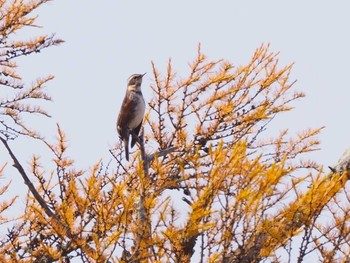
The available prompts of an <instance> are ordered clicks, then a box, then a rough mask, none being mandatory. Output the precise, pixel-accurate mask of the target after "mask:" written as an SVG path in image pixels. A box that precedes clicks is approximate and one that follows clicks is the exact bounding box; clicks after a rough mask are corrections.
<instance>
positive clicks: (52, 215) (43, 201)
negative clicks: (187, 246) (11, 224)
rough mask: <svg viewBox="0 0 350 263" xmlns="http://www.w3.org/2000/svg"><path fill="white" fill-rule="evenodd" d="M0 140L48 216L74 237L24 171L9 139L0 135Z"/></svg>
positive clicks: (68, 234)
mask: <svg viewBox="0 0 350 263" xmlns="http://www.w3.org/2000/svg"><path fill="white" fill-rule="evenodd" d="M0 140H1V142H2V143H3V144H4V146H5V148H6V150H7V151H8V153H9V155H10V156H11V158H12V160H13V167H15V168H16V169H17V171H18V172H19V173H20V175H21V176H22V178H23V180H24V183H25V184H26V185H27V186H28V188H29V190H30V192H31V193H32V194H33V196H34V198H35V199H36V200H37V201H38V203H39V204H40V206H41V207H42V208H43V209H44V211H45V213H46V215H47V216H48V217H50V218H52V219H54V220H55V222H56V223H57V224H59V225H60V226H61V227H63V228H64V230H65V231H66V233H67V236H69V237H72V234H71V232H70V229H69V227H68V226H66V225H65V224H64V223H63V222H62V221H61V220H60V219H59V217H58V216H57V215H56V214H55V213H54V212H52V210H51V209H50V208H49V207H48V205H47V204H46V202H45V200H44V199H43V198H42V197H41V195H40V194H39V193H38V191H37V190H36V189H35V187H34V185H33V184H32V182H31V181H30V179H29V177H28V176H27V174H26V172H25V171H24V169H23V167H22V165H21V164H20V162H19V161H18V159H17V157H16V156H15V154H14V153H13V152H12V150H11V148H10V146H9V145H8V143H7V141H6V140H5V139H3V138H1V137H0Z"/></svg>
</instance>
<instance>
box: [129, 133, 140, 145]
mask: <svg viewBox="0 0 350 263" xmlns="http://www.w3.org/2000/svg"><path fill="white" fill-rule="evenodd" d="M130 134H131V136H132V138H133V139H134V140H135V141H136V142H137V143H138V144H139V145H140V144H141V143H142V141H143V140H142V137H141V136H142V135H141V134H140V136H138V135H137V134H135V133H134V131H130Z"/></svg>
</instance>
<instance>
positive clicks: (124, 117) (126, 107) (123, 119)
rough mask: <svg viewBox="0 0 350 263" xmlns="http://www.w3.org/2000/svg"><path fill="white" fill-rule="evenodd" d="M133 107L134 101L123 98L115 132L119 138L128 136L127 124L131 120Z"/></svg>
mask: <svg viewBox="0 0 350 263" xmlns="http://www.w3.org/2000/svg"><path fill="white" fill-rule="evenodd" d="M134 107H135V101H134V100H130V99H128V97H127V96H125V98H124V100H123V103H122V106H121V108H120V112H119V116H118V121H117V130H118V133H119V135H120V137H121V138H125V136H128V135H129V132H128V129H127V126H128V122H129V121H130V120H131V119H132V118H133V114H134V111H133V108H134Z"/></svg>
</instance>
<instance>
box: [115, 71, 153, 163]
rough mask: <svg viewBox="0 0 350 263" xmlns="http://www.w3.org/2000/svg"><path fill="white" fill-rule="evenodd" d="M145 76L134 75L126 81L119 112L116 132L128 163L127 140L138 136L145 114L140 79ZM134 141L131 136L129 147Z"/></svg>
mask: <svg viewBox="0 0 350 263" xmlns="http://www.w3.org/2000/svg"><path fill="white" fill-rule="evenodd" d="M144 75H145V74H134V75H131V76H130V77H129V79H128V87H127V90H126V94H125V97H124V100H123V103H122V106H121V109H120V112H119V116H118V121H117V131H118V133H119V136H120V138H121V139H122V140H123V143H124V147H125V158H126V159H127V160H128V161H129V138H130V135H132V134H134V135H136V136H137V135H138V134H139V132H140V129H141V125H142V120H143V116H144V114H145V108H146V104H145V100H144V98H143V96H142V92H141V83H142V77H143V76H144ZM135 143H136V141H135V139H134V138H133V136H132V139H131V147H133V146H134V145H135Z"/></svg>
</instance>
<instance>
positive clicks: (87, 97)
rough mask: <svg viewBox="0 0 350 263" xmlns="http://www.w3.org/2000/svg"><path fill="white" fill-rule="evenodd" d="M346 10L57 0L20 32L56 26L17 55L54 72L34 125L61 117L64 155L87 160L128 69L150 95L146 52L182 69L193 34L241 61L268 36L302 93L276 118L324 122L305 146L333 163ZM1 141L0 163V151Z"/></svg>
mask: <svg viewBox="0 0 350 263" xmlns="http://www.w3.org/2000/svg"><path fill="white" fill-rule="evenodd" d="M349 10H350V2H349V1H346V0H343V1H325V0H321V1H320V0H317V1H316V0H309V1H301V0H297V1H277V0H275V1H270V0H267V1H258V0H255V1H232V0H231V1H229V0H227V1H220V0H218V1H209V0H206V1H204V0H201V1H188V0H187V1H185V0H178V1H164V0H163V1H161V0H149V1H106V0H102V1H91V0H90V1H89V0H84V1H83V0H74V1H72V0H59V1H58V0H56V1H52V2H50V3H48V4H46V5H45V6H44V7H42V8H40V9H39V11H38V14H39V19H38V24H40V25H42V26H43V28H42V29H31V30H30V31H27V32H26V34H28V36H29V37H30V36H32V35H39V34H43V33H47V34H51V33H55V34H56V36H57V37H59V38H61V39H63V40H65V43H64V44H63V45H61V46H59V47H52V48H49V49H47V50H45V51H43V52H42V53H40V54H38V55H34V56H30V57H26V58H25V59H24V60H21V61H19V62H20V63H19V65H20V67H21V68H20V70H21V72H22V73H23V76H25V79H26V80H27V81H28V82H31V81H33V80H35V79H36V78H37V77H40V76H44V75H47V74H53V75H55V76H56V78H55V79H54V80H53V81H52V82H51V83H50V84H49V85H48V88H49V90H50V94H51V95H52V96H53V99H54V103H52V104H51V105H49V106H48V109H49V110H50V112H51V114H52V115H53V118H52V119H51V120H43V119H40V121H39V124H38V125H39V127H40V129H46V132H45V134H47V135H48V138H49V139H50V138H51V139H53V138H54V137H55V134H54V132H53V131H54V129H55V123H56V122H59V123H60V124H61V127H62V128H63V129H64V130H65V131H66V134H67V136H68V138H69V145H70V147H71V149H70V153H71V155H72V156H73V157H74V158H75V159H76V160H77V163H78V165H79V166H81V167H82V168H88V167H92V166H93V164H94V163H96V162H97V161H98V160H99V159H100V158H107V159H108V158H109V155H108V149H110V148H111V147H112V146H113V144H114V143H115V141H116V140H117V135H116V128H115V122H116V118H117V114H118V111H119V107H120V105H121V101H122V99H123V96H124V93H125V88H126V79H127V78H128V77H129V76H130V75H131V74H133V73H144V72H148V74H147V75H146V76H145V78H144V84H143V92H144V95H145V97H146V100H149V99H150V98H152V94H151V91H150V89H149V88H148V84H149V83H150V82H151V78H152V70H151V61H154V62H155V63H156V65H158V68H159V69H160V70H161V71H163V72H164V71H165V65H166V63H167V60H168V58H170V57H171V58H172V59H173V61H174V66H175V70H177V71H178V72H179V73H178V74H179V76H180V77H181V75H182V74H185V73H186V72H187V70H188V68H187V65H188V62H190V61H192V60H193V59H194V58H195V56H196V52H197V45H198V43H201V45H202V51H203V52H204V53H205V54H206V55H207V56H208V57H209V58H210V59H220V58H224V59H227V60H230V61H231V62H232V63H234V64H236V65H242V64H246V63H247V62H248V61H249V59H250V57H251V56H252V55H253V52H254V50H255V49H256V48H258V47H259V46H260V45H261V44H262V43H270V46H271V47H270V50H271V51H279V52H280V62H281V66H282V65H286V64H289V63H292V62H294V63H295V65H294V69H293V73H292V78H294V79H297V80H298V82H297V84H296V85H295V88H296V89H297V90H299V91H303V92H305V93H306V95H307V96H306V98H305V99H303V100H300V101H299V102H298V103H295V104H294V105H295V106H296V109H295V110H294V111H293V112H291V113H288V114H284V115H283V117H282V118H279V119H277V120H276V122H275V124H274V125H277V127H278V129H280V130H282V129H284V128H290V129H291V131H293V132H294V131H297V130H299V131H302V130H305V129H307V128H311V127H320V126H326V128H325V129H324V130H323V131H322V133H321V135H320V136H319V138H320V139H321V141H322V144H321V148H322V149H321V150H320V151H319V152H317V153H314V154H313V155H310V156H312V158H314V159H315V160H316V161H318V162H320V163H321V164H323V165H331V164H333V163H334V162H336V160H337V159H338V158H339V157H340V155H341V154H342V152H343V151H344V150H345V149H346V148H347V147H349V146H350V139H349V134H348V130H347V128H348V120H349V117H348V112H349V109H348V104H349V103H348V100H349V98H350V91H349V90H350V89H349V77H348V76H349V69H350V67H349V61H350V49H349V47H350V38H349V25H350V16H349ZM40 125H43V126H42V127H41V126H40ZM292 134H293V133H291V135H292ZM12 145H13V147H14V151H18V152H20V154H21V158H23V159H22V161H23V162H24V163H25V162H27V163H28V160H29V159H30V157H31V155H32V153H33V148H30V147H29V146H28V145H30V143H28V144H27V141H21V140H18V141H17V142H13V143H12ZM2 151H3V149H1V148H0V158H1V159H0V161H1V162H0V165H1V164H3V159H4V158H5V157H4V154H3V153H1V152H2ZM5 159H6V158H5ZM8 171H10V168H8ZM11 171H12V172H13V170H11ZM12 172H11V174H9V173H8V174H7V175H8V176H11V175H14V173H12ZM8 179H9V178H8ZM20 182H21V181H20Z"/></svg>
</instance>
